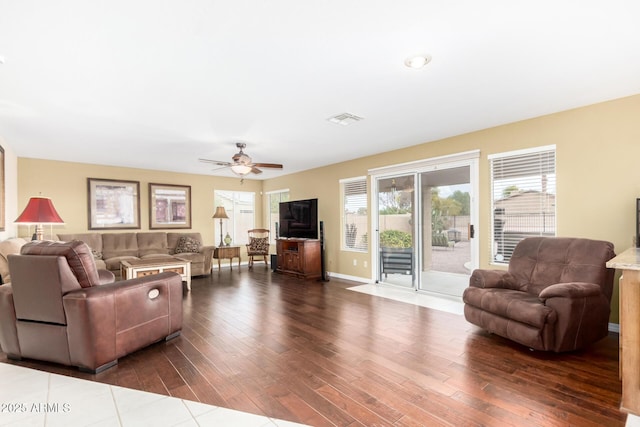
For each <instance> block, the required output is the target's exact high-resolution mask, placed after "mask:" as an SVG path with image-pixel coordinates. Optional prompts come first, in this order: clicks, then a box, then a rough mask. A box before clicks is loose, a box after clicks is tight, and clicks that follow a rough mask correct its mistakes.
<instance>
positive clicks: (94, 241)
mask: <svg viewBox="0 0 640 427" xmlns="http://www.w3.org/2000/svg"><path fill="white" fill-rule="evenodd" d="M58 240H62V241H63V242H70V241H72V240H82V241H83V242H85V243H86V244H87V245H88V246H89V247H90V248H91V250H92V251H95V252H96V253H99V254H102V234H101V233H64V234H58ZM100 259H102V256H100Z"/></svg>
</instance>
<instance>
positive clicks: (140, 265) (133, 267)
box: [120, 256, 191, 291]
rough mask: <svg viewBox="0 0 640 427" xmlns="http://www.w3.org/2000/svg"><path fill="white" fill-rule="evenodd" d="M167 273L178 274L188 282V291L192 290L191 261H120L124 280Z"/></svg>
mask: <svg viewBox="0 0 640 427" xmlns="http://www.w3.org/2000/svg"><path fill="white" fill-rule="evenodd" d="M165 271H173V272H174V273H178V274H179V275H180V277H182V281H183V282H187V290H189V291H190V290H191V261H189V260H186V259H183V258H180V257H177V256H174V257H171V258H156V259H153V258H152V259H132V260H125V261H120V274H121V276H122V278H123V279H135V278H137V277H144V276H150V275H152V274H158V273H163V272H165Z"/></svg>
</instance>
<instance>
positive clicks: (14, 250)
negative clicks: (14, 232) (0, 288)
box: [0, 237, 31, 283]
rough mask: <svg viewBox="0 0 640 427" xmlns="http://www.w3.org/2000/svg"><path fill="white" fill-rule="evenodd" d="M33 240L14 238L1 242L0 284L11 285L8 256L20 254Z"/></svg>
mask: <svg viewBox="0 0 640 427" xmlns="http://www.w3.org/2000/svg"><path fill="white" fill-rule="evenodd" d="M30 241H31V239H23V238H21V237H13V238H11V239H7V240H3V241H2V242H0V279H1V280H2V282H0V283H11V276H10V275H9V262H8V260H7V259H8V258H7V257H8V256H9V255H11V254H19V253H20V249H22V247H23V246H24V245H25V243H27V242H30Z"/></svg>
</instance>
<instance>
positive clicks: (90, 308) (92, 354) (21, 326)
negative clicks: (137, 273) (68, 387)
mask: <svg viewBox="0 0 640 427" xmlns="http://www.w3.org/2000/svg"><path fill="white" fill-rule="evenodd" d="M8 259H9V269H10V272H11V284H10V285H4V286H0V346H1V347H2V350H3V351H4V352H5V353H6V354H7V357H9V358H10V359H17V360H19V359H21V358H29V359H37V360H43V361H48V362H54V363H60V364H63V365H68V366H77V367H78V368H80V370H82V371H87V372H92V373H97V372H100V371H103V370H105V369H107V368H109V367H111V366H114V365H115V364H117V362H118V358H120V357H123V356H125V355H127V354H129V353H131V352H133V351H136V350H138V349H141V348H143V347H146V346H147V345H149V344H152V343H154V342H157V341H160V340H162V339H166V340H168V339H171V338H173V337H175V336H178V335H179V334H180V330H181V328H182V280H181V278H180V276H179V275H178V274H176V273H161V274H157V275H152V276H146V277H142V278H139V279H132V280H125V281H120V282H115V281H114V280H115V279H114V276H113V274H111V273H108V272H99V271H98V270H97V269H96V266H95V262H94V259H93V254H92V253H91V250H90V249H89V247H88V246H87V245H86V244H85V243H83V242H81V241H79V240H74V241H71V242H48V241H38V242H31V243H27V244H26V245H24V246H23V247H22V249H21V252H20V254H19V255H18V254H12V255H9V256H8Z"/></svg>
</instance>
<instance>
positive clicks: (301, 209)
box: [279, 199, 318, 239]
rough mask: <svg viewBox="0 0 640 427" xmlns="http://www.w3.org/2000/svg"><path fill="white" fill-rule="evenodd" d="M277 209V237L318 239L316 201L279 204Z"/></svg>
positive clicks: (308, 200)
mask: <svg viewBox="0 0 640 427" xmlns="http://www.w3.org/2000/svg"><path fill="white" fill-rule="evenodd" d="M279 208H280V217H279V219H280V235H279V237H284V238H297V239H317V238H318V199H307V200H293V201H290V202H281V203H280V206H279Z"/></svg>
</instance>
